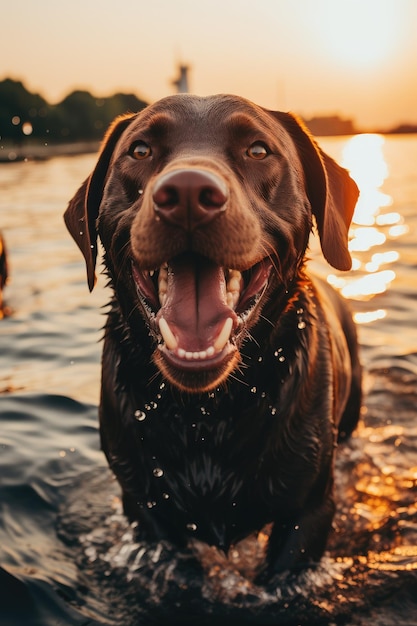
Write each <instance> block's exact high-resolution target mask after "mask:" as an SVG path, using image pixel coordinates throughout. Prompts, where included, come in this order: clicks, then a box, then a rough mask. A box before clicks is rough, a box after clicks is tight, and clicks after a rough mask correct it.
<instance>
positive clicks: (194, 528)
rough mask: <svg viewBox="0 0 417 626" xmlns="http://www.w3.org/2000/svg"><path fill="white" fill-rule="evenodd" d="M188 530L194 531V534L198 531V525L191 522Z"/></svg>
mask: <svg viewBox="0 0 417 626" xmlns="http://www.w3.org/2000/svg"><path fill="white" fill-rule="evenodd" d="M186 528H187V530H192V531H193V532H194V531H196V530H197V524H195V523H194V522H190V523H189V524H187V526H186Z"/></svg>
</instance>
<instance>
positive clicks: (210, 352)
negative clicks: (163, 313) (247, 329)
mask: <svg viewBox="0 0 417 626" xmlns="http://www.w3.org/2000/svg"><path fill="white" fill-rule="evenodd" d="M232 328H233V320H232V318H231V317H228V318H227V320H226V321H225V323H224V324H223V328H222V329H221V331H220V333H219V335H218V336H217V339H216V341H215V342H214V344H213V345H212V346H209V347H208V348H207V349H206V350H200V351H195V352H191V351H188V350H184V348H179V347H178V341H177V339H176V337H175V335H174V333H173V332H172V330H171V328H170V327H169V324H168V322H167V321H166V319H164V318H163V317H160V318H159V331H160V333H161V335H162V339H163V340H164V343H165V346H166V348H168V350H171V351H172V352H174V351H175V352H176V354H177V356H178V357H179V358H180V359H186V360H187V361H204V360H205V359H210V358H211V357H212V356H214V355H215V354H216V353H217V352H221V351H222V350H223V348H224V347H225V345H226V344H227V342H228V341H229V338H230V334H231V332H232Z"/></svg>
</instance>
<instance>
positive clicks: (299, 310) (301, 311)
mask: <svg viewBox="0 0 417 626" xmlns="http://www.w3.org/2000/svg"><path fill="white" fill-rule="evenodd" d="M302 313H304V309H303V308H301V307H300V308H299V309H297V315H301V314H302Z"/></svg>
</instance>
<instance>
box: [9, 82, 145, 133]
mask: <svg viewBox="0 0 417 626" xmlns="http://www.w3.org/2000/svg"><path fill="white" fill-rule="evenodd" d="M146 105H147V103H146V102H145V101H144V100H141V99H140V98H138V97H137V96H135V95H134V94H123V93H117V94H114V95H113V96H110V97H107V98H96V97H95V96H93V95H92V94H91V93H89V92H88V91H81V90H76V91H73V92H72V93H70V94H68V95H67V96H66V97H65V98H64V99H63V100H62V102H60V103H58V104H56V105H51V104H49V103H48V102H47V101H46V100H45V99H44V98H42V97H41V96H40V95H39V94H33V93H31V92H29V91H28V90H27V89H26V88H25V87H24V85H23V84H22V83H21V82H20V81H15V80H12V79H10V78H6V79H5V80H3V81H0V137H1V139H4V140H11V141H13V142H17V143H18V142H21V141H22V140H23V139H24V138H25V136H26V135H30V136H31V137H32V138H33V139H36V140H43V141H48V143H57V142H73V141H88V140H99V139H101V138H102V137H103V135H104V133H105V131H106V128H107V127H108V126H109V124H110V123H111V121H112V120H113V119H114V118H115V117H116V116H117V115H121V114H122V113H126V112H128V111H129V112H135V111H140V110H141V109H143V108H144V107H145V106H146Z"/></svg>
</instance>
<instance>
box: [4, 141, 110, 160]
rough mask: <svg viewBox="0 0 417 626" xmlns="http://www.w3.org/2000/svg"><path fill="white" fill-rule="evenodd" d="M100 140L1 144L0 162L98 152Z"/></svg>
mask: <svg viewBox="0 0 417 626" xmlns="http://www.w3.org/2000/svg"><path fill="white" fill-rule="evenodd" d="M100 143H101V142H100V141H77V142H73V143H57V144H23V145H20V146H18V145H6V144H1V145H0V164H2V163H19V162H22V161H44V160H46V159H50V158H52V157H56V156H77V155H80V154H92V153H94V152H98V150H99V148H100Z"/></svg>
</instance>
